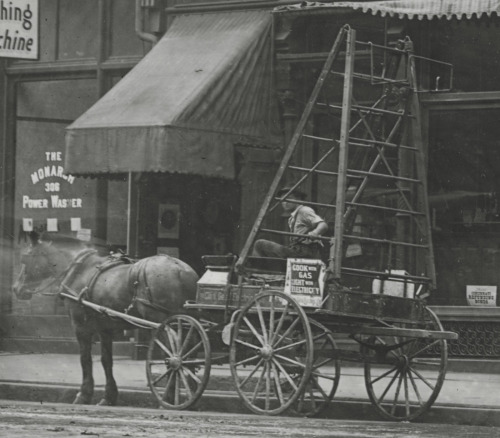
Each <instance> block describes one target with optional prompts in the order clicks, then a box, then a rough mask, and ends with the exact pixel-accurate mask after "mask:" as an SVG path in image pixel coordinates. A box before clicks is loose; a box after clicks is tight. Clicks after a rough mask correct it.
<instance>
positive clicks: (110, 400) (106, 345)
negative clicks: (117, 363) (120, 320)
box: [98, 330, 118, 406]
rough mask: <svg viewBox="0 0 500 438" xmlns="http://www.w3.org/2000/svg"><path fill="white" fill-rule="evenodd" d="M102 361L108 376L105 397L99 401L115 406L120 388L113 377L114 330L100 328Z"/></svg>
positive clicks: (101, 403) (105, 404)
mask: <svg viewBox="0 0 500 438" xmlns="http://www.w3.org/2000/svg"><path fill="white" fill-rule="evenodd" d="M99 336H100V337H101V363H102V367H103V368H104V374H105V376H106V389H105V391H104V398H103V399H102V400H101V401H100V402H99V403H98V405H100V406H115V405H116V401H117V399H118V388H117V387H116V382H115V379H114V377H113V331H112V330H100V331H99Z"/></svg>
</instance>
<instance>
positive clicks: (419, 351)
mask: <svg viewBox="0 0 500 438" xmlns="http://www.w3.org/2000/svg"><path fill="white" fill-rule="evenodd" d="M440 342H441V341H440V340H439V339H437V340H435V341H434V342H432V343H430V344H427V345H426V346H425V347H423V348H421V349H420V350H418V351H417V352H415V353H413V354H412V355H411V356H409V357H408V358H409V359H413V358H414V357H416V356H418V355H419V354H421V353H423V352H424V351H427V350H428V349H429V348H431V347H434V345H436V344H439V343H440Z"/></svg>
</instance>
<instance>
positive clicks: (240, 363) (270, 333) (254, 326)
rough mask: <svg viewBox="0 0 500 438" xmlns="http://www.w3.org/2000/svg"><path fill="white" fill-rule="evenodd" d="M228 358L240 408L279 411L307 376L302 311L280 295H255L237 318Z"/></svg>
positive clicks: (309, 349) (308, 339)
mask: <svg viewBox="0 0 500 438" xmlns="http://www.w3.org/2000/svg"><path fill="white" fill-rule="evenodd" d="M229 360H230V361H229V364H230V367H231V374H232V375H233V379H234V382H235V384H236V390H237V391H238V394H239V395H240V397H241V399H242V401H243V403H244V404H245V406H247V407H248V408H249V409H250V410H251V411H253V412H255V413H258V414H268V415H277V414H281V413H282V412H284V411H285V410H286V409H288V408H289V407H290V406H291V405H292V404H293V403H294V402H295V401H296V400H297V399H298V397H299V396H300V395H301V394H302V392H303V391H304V388H305V386H306V384H307V382H308V381H309V377H310V375H311V368H312V361H313V341H312V334H311V328H310V326H309V322H308V320H307V316H306V314H305V312H304V310H303V309H302V307H300V306H299V305H298V304H297V303H296V302H295V300H294V299H293V298H291V297H290V296H288V295H286V294H284V293H282V292H276V291H266V292H263V293H261V294H259V295H257V296H256V297H255V298H253V299H252V301H250V302H249V303H248V304H247V305H246V306H245V307H244V308H243V309H242V310H241V312H240V314H239V315H238V318H237V319H236V323H235V326H234V331H233V335H232V337H231V347H230V356H229Z"/></svg>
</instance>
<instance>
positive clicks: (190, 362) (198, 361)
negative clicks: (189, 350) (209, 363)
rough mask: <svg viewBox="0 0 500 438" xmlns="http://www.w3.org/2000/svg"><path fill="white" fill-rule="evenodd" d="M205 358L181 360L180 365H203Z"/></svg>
mask: <svg viewBox="0 0 500 438" xmlns="http://www.w3.org/2000/svg"><path fill="white" fill-rule="evenodd" d="M204 364H205V359H195V360H183V361H182V365H189V366H196V365H204Z"/></svg>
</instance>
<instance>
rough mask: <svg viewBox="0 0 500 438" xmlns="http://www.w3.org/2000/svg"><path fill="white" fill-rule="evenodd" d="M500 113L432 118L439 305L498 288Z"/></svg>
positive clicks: (458, 302) (432, 193) (442, 114)
mask: <svg viewBox="0 0 500 438" xmlns="http://www.w3.org/2000/svg"><path fill="white" fill-rule="evenodd" d="M499 120H500V109H498V110H497V109H495V110H493V109H492V110H457V111H440V112H431V117H430V125H429V127H430V131H429V175H428V179H429V203H430V207H431V218H432V227H433V238H434V243H435V252H436V254H435V259H436V270H437V280H438V291H439V293H438V294H437V295H436V299H437V301H439V302H440V304H447V305H466V304H467V301H466V295H465V291H466V286H467V285H493V286H498V285H500V273H499V270H498V263H499V262H500V124H499V123H498V121H499Z"/></svg>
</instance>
